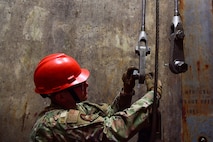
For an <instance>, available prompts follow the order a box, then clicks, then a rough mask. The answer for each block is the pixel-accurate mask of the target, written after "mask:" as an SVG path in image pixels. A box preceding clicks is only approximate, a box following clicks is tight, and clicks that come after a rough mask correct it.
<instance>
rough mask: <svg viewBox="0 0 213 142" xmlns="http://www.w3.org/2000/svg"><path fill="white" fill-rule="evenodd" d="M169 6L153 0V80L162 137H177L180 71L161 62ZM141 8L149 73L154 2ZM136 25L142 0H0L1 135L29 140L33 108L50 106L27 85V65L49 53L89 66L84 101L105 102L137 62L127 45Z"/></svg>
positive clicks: (168, 0) (132, 42)
mask: <svg viewBox="0 0 213 142" xmlns="http://www.w3.org/2000/svg"><path fill="white" fill-rule="evenodd" d="M181 4H183V1H181ZM173 6H174V2H173V0H161V1H160V53H159V79H160V80H162V82H163V84H164V86H163V92H164V93H163V98H162V100H161V106H160V108H161V111H162V125H163V126H162V130H163V139H164V141H165V142H170V141H175V142H179V141H180V139H181V109H182V108H181V76H180V75H174V74H172V73H171V72H170V71H169V68H168V66H165V64H168V61H169V40H168V37H169V30H170V24H171V21H172V17H173ZM181 8H182V7H181ZM146 12H147V13H146V32H147V34H148V45H149V47H150V48H151V54H150V55H149V56H147V66H146V70H147V72H149V71H154V56H155V53H154V52H155V1H147V11H146ZM140 26H141V0H131V1H129V0H116V1H115V0H93V1H87V0H31V1H29V0H7V1H6V0H1V1H0V53H1V56H0V74H1V75H0V92H1V93H0V115H1V117H0V126H1V127H0V141H4V142H11V141H17V142H25V141H28V139H29V133H30V131H31V128H32V126H33V124H34V121H35V119H36V117H37V115H38V113H39V112H40V111H41V110H42V109H43V108H44V107H45V106H47V105H48V104H49V101H48V100H45V99H42V98H41V97H40V96H39V95H37V94H35V93H34V84H33V72H34V69H35V67H36V65H37V63H38V62H39V61H40V59H41V58H43V57H44V56H46V55H48V54H51V53H55V52H64V53H66V54H68V55H70V56H73V57H74V58H75V59H76V60H77V61H79V63H80V65H81V66H82V67H83V68H88V69H89V70H90V71H91V76H90V78H89V80H88V82H89V84H90V86H89V100H90V101H93V102H108V103H110V102H111V101H112V100H113V98H114V97H115V96H116V95H117V93H118V92H119V91H120V89H121V87H122V81H121V76H122V73H123V72H124V71H125V70H126V68H127V67H129V66H130V65H134V66H138V56H137V55H135V52H134V50H135V46H136V44H137V40H138V35H139V32H140ZM171 82H172V83H171ZM143 87H145V86H142V88H143ZM141 90H142V91H144V89H136V91H137V92H140V91H141ZM142 94H144V93H143V92H142V93H140V94H137V95H136V96H135V97H134V100H136V99H138V98H139V97H140V96H142ZM174 128H175V129H174ZM171 130H172V131H171ZM132 141H135V140H132Z"/></svg>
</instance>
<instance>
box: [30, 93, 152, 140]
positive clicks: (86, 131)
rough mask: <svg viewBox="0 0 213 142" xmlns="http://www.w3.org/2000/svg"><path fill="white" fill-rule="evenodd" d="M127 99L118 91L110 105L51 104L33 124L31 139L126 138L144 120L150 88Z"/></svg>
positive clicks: (148, 106) (134, 131)
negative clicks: (61, 106) (71, 106)
mask: <svg viewBox="0 0 213 142" xmlns="http://www.w3.org/2000/svg"><path fill="white" fill-rule="evenodd" d="M131 98H132V96H122V94H121V95H118V96H117V97H116V99H115V101H114V103H113V104H112V105H108V104H104V103H103V104H94V103H90V102H81V103H78V104H77V108H76V109H70V110H64V109H58V108H56V107H52V108H51V109H50V110H48V111H46V112H45V113H43V115H41V116H40V117H39V119H38V120H37V122H36V123H35V125H34V127H33V131H32V133H31V142H56V141H57V142H100V141H103V142H105V141H128V139H129V138H131V137H132V136H134V134H135V133H137V132H138V130H139V129H140V128H141V127H143V126H144V124H145V123H146V120H147V118H148V117H149V110H150V106H151V104H152V102H153V91H149V92H147V93H146V94H145V95H144V96H143V97H142V98H141V99H139V100H138V101H136V102H135V103H133V104H132V105H130V103H131ZM123 101H127V102H125V103H123ZM123 104H127V105H123ZM128 105H129V106H128ZM127 107H128V108H127Z"/></svg>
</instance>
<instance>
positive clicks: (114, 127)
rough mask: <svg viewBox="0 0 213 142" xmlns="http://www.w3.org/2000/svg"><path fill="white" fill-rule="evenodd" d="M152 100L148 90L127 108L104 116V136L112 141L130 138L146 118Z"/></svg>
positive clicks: (151, 94)
mask: <svg viewBox="0 0 213 142" xmlns="http://www.w3.org/2000/svg"><path fill="white" fill-rule="evenodd" d="M152 102H153V91H150V92H148V93H147V94H146V95H144V96H143V97H142V98H141V99H139V100H138V101H136V102H135V103H133V104H132V105H131V106H130V107H129V108H127V109H124V110H123V111H119V112H117V113H115V114H114V115H112V116H110V117H106V118H105V122H104V125H105V126H104V133H105V135H106V137H107V138H108V139H110V140H114V141H122V140H127V139H129V138H131V137H132V136H133V135H134V134H135V133H137V130H139V129H140V128H141V127H142V126H143V125H144V123H145V121H146V120H147V118H148V116H149V108H150V106H151V104H152Z"/></svg>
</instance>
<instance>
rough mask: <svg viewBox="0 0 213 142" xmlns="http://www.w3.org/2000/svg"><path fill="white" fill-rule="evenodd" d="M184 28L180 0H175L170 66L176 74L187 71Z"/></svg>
mask: <svg viewBox="0 0 213 142" xmlns="http://www.w3.org/2000/svg"><path fill="white" fill-rule="evenodd" d="M184 36H185V34H184V30H183V25H182V21H181V17H180V13H179V9H178V0H174V17H173V20H172V25H171V33H170V38H169V39H170V46H171V47H170V48H171V49H170V50H171V53H170V60H169V68H170V70H171V72H173V73H175V74H179V73H183V72H186V71H187V69H188V65H187V64H186V63H185V59H184V50H183V40H184Z"/></svg>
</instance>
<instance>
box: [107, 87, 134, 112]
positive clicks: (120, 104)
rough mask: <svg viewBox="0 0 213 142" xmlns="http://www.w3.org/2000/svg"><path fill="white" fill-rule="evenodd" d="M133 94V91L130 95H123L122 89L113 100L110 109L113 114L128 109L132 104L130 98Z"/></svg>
mask: <svg viewBox="0 0 213 142" xmlns="http://www.w3.org/2000/svg"><path fill="white" fill-rule="evenodd" d="M134 94H135V91H134V90H133V91H132V92H131V93H128V94H127V93H124V91H123V89H122V90H121V92H120V93H119V94H118V95H117V96H116V98H115V99H114V101H113V103H112V105H111V108H112V109H113V111H114V112H118V111H122V110H124V109H126V108H128V107H130V105H131V102H132V96H133V95H134Z"/></svg>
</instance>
